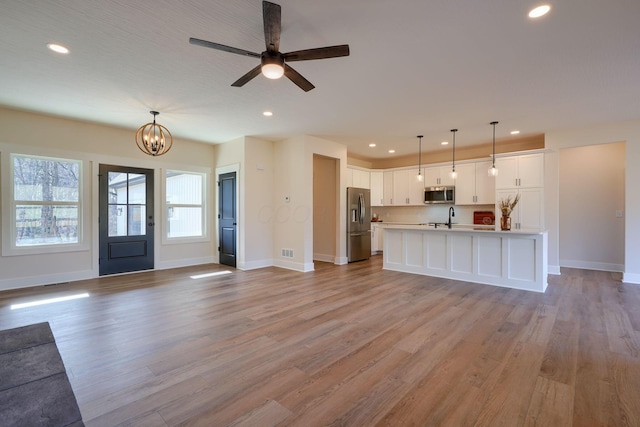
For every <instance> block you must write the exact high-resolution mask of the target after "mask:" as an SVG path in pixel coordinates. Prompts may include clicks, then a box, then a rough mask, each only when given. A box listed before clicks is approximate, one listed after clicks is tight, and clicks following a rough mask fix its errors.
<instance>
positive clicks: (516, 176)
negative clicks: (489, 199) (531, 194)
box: [495, 153, 544, 189]
mask: <svg viewBox="0 0 640 427" xmlns="http://www.w3.org/2000/svg"><path fill="white" fill-rule="evenodd" d="M496 168H497V169H498V176H496V177H495V180H496V189H506V188H536V187H543V186H544V154H543V153H536V154H525V155H522V156H512V157H501V158H497V159H496Z"/></svg>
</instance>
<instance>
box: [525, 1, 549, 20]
mask: <svg viewBox="0 0 640 427" xmlns="http://www.w3.org/2000/svg"><path fill="white" fill-rule="evenodd" d="M550 10H551V6H549V5H548V4H543V5H540V6H537V7H534V8H533V9H531V11H530V12H529V18H540V17H541V16H544V15H546V14H547V13H549V11H550Z"/></svg>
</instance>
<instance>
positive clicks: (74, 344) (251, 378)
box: [0, 256, 640, 427]
mask: <svg viewBox="0 0 640 427" xmlns="http://www.w3.org/2000/svg"><path fill="white" fill-rule="evenodd" d="M224 269H225V267H224V266H219V265H206V266H198V267H190V268H180V269H174V270H165V271H152V272H144V273H138V274H130V275H122V276H112V277H105V278H100V279H94V280H87V281H82V282H75V283H72V284H66V285H55V286H47V287H39V288H32V289H27V290H18V291H5V292H0V329H6V328H12V327H17V326H22V325H26V324H30V323H35V322H42V321H48V322H50V324H51V327H52V329H53V332H54V335H55V337H56V340H57V343H58V347H59V349H60V353H61V355H62V358H63V360H64V363H65V365H66V367H67V371H68V374H69V377H70V380H71V383H72V385H73V388H74V391H75V394H76V396H77V399H78V403H79V405H80V408H81V411H82V415H83V418H84V420H85V422H86V425H87V426H116V425H136V426H166V425H169V426H174V425H189V426H219V425H220V426H224V425H254V426H272V425H283V426H284V425H287V426H288V425H296V426H321V425H335V426H337V425H345V426H347V425H348V426H351V425H353V426H371V425H397V426H410V425H420V426H440V425H443V426H472V425H479V426H510V427H511V426H521V425H524V426H532V425H537V426H572V425H573V426H581V427H582V426H617V425H620V426H640V286H638V285H627V284H623V283H621V281H620V275H619V274H614V273H605V272H594V271H586V270H575V269H563V270H562V275H561V276H550V278H549V282H550V283H549V288H548V289H547V292H546V294H537V293H531V292H526V291H517V290H512V289H503V288H497V287H492V286H486V285H477V284H471V283H465V282H458V281H453V280H441V279H435V278H429V277H424V276H416V275H410V274H404V273H397V272H390V271H383V270H382V269H381V258H380V256H376V257H374V258H372V259H371V260H370V261H365V262H359V263H354V264H350V265H346V266H334V265H331V264H325V263H316V271H315V272H312V273H304V274H303V273H297V272H292V271H288V270H283V269H278V268H265V269H261V270H255V271H248V272H242V271H237V270H232V271H233V272H232V274H227V275H221V276H216V277H210V278H204V279H190V278H189V276H190V275H192V274H196V273H204V272H210V271H218V270H224ZM80 291H86V292H89V293H90V297H89V298H85V299H79V300H74V301H67V302H62V303H56V304H49V305H43V306H39V307H32V308H24V309H17V310H11V309H10V308H9V305H10V304H13V303H18V302H25V301H31V300H33V299H38V298H43V297H50V296H58V295H61V294H73V293H76V292H80Z"/></svg>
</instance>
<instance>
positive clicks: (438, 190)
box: [424, 185, 456, 205]
mask: <svg viewBox="0 0 640 427" xmlns="http://www.w3.org/2000/svg"><path fill="white" fill-rule="evenodd" d="M455 196H456V189H455V187H454V186H453V185H445V186H440V187H426V188H425V189H424V203H425V204H427V205H433V204H438V203H441V204H444V203H449V204H453V203H455V201H456V197H455Z"/></svg>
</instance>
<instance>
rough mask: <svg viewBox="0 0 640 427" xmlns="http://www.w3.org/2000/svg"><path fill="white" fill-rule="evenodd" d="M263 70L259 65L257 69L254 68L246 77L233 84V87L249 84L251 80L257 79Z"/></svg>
mask: <svg viewBox="0 0 640 427" xmlns="http://www.w3.org/2000/svg"><path fill="white" fill-rule="evenodd" d="M261 69H262V65H258V66H256V67H255V68H252V69H251V71H249V72H248V73H247V74H245V75H244V76H242V77H240V78H239V79H238V80H236V81H235V82H233V83H231V86H235V87H242V86H244V85H245V84H247V83H248V82H249V81H250V80H251V79H253V78H254V77H256V76H257V75H258V74H260V72H261Z"/></svg>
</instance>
